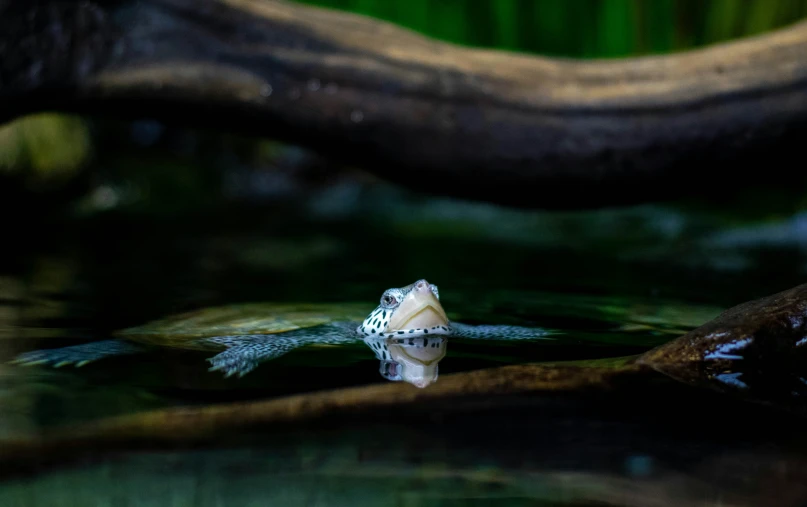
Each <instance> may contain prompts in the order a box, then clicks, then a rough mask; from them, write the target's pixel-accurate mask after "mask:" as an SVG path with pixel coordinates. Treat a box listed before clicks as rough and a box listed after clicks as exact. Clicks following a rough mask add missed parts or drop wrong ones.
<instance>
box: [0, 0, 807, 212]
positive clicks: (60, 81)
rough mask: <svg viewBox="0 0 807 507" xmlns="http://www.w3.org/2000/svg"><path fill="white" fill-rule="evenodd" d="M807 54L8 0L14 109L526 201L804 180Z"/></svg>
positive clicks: (277, 13) (208, 7) (769, 46)
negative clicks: (118, 123) (584, 46)
mask: <svg viewBox="0 0 807 507" xmlns="http://www.w3.org/2000/svg"><path fill="white" fill-rule="evenodd" d="M804 55H807V23H802V24H798V25H795V26H793V27H791V28H787V29H784V30H780V31H778V32H775V33H772V34H768V35H765V36H760V37H756V38H752V39H748V40H743V41H738V42H734V43H730V44H724V45H719V46H715V47H712V48H708V49H703V50H697V51H691V52H687V53H682V54H677V55H671V56H665V57H648V58H636V59H624V60H615V61H596V62H583V61H570V60H562V59H549V58H539V57H532V56H523V55H518V54H512V53H506V52H499V51H487V50H479V49H470V48H463V47H458V46H454V45H450V44H445V43H441V42H436V41H433V40H430V39H427V38H425V37H422V36H420V35H417V34H414V33H412V32H409V31H406V30H403V29H400V28H397V27H394V26H392V25H390V24H386V23H382V22H379V21H376V20H372V19H369V18H364V17H360V16H355V15H350V14H343V13H337V12H333V11H328V10H323V9H316V8H311V7H305V6H301V5H296V4H291V3H287V2H281V1H270V0H193V1H192V0H140V1H134V0H118V1H103V0H96V1H95V2H93V1H82V2H78V1H73V0H62V1H59V0H50V1H46V0H39V1H37V2H33V1H32V2H14V3H13V4H12V2H11V1H10V0H7V1H6V2H5V3H3V2H2V0H0V121H3V120H9V119H12V118H14V117H17V116H19V115H22V114H26V113H30V112H34V111H40V110H62V111H77V112H84V113H88V114H99V113H100V114H115V115H117V116H124V117H145V116H148V117H156V118H159V119H162V120H164V121H166V122H169V123H180V124H187V125H208V126H215V127H217V128H220V129H226V130H238V131H243V132H249V133H253V134H258V135H266V136H272V137H276V138H279V139H281V140H285V141H288V142H293V143H296V144H300V145H304V146H308V147H311V148H314V149H316V150H319V151H321V152H322V153H324V154H327V155H329V156H333V157H335V158H336V159H338V160H342V161H345V162H348V163H354V164H358V165H361V166H362V167H365V168H366V169H367V170H369V171H371V172H373V173H375V174H377V175H379V176H381V177H383V178H386V179H388V180H391V181H394V182H398V183H401V184H404V185H407V186H409V187H412V188H415V189H419V190H422V191H426V192H433V193H440V194H446V195H454V196H460V197H466V198H474V199H484V200H487V201H492V202H498V203H504V204H509V205H517V206H528V207H537V208H577V207H592V206H601V205H610V204H624V203H634V202H643V201H648V200H658V199H665V198H669V197H675V196H684V195H693V194H695V195H708V196H710V198H711V197H712V196H714V195H715V193H716V192H717V193H720V192H727V191H730V189H731V188H733V187H735V186H739V185H747V184H757V183H759V182H761V181H773V182H779V183H787V182H792V181H794V176H791V175H788V174H789V173H788V170H789V169H792V168H793V167H792V165H791V164H792V162H791V163H788V162H787V160H788V157H794V156H796V157H798V156H799V155H801V153H802V149H801V144H803V142H804V141H803V139H804V134H805V132H806V131H807V128H806V126H807V58H805V56H804ZM798 177H799V178H801V177H802V176H801V175H799V176H798ZM710 181H711V182H710ZM628 184H630V185H631V187H633V188H630V189H628V187H627V185H628Z"/></svg>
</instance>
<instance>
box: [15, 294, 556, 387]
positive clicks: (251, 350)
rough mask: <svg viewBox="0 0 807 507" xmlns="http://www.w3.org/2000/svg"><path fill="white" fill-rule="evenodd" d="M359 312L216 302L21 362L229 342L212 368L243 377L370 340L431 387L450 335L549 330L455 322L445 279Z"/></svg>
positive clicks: (406, 374) (411, 378) (409, 377)
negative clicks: (271, 363) (275, 363)
mask: <svg viewBox="0 0 807 507" xmlns="http://www.w3.org/2000/svg"><path fill="white" fill-rule="evenodd" d="M357 311H359V310H358V308H356V307H355V306H351V305H326V304H322V305H295V306H291V305H274V306H271V305H262V304H253V305H234V306H226V307H221V308H212V309H207V310H200V311H197V312H191V313H186V314H183V315H179V316H174V317H169V318H167V319H163V320H159V321H157V322H154V323H151V324H146V325H145V326H141V327H136V328H131V329H126V330H124V331H121V332H120V333H118V338H117V339H113V340H104V341H99V342H92V343H87V344H83V345H75V346H71V347H63V348H59V349H48V350H35V351H32V352H27V353H24V354H21V355H20V356H18V357H17V359H15V361H14V362H15V363H18V364H52V365H55V366H62V365H65V364H75V365H76V366H82V365H84V364H87V363H89V362H91V361H95V360H98V359H101V358H103V357H106V356H116V355H124V354H134V353H139V352H144V351H146V350H148V346H161V347H174V348H183V349H197V350H221V349H224V350H223V351H222V352H220V353H219V354H218V355H216V356H213V357H212V358H210V359H208V361H210V363H212V367H211V368H210V370H211V371H212V370H219V371H222V372H223V373H224V374H225V376H228V377H229V376H231V375H238V376H243V375H245V374H246V373H248V372H250V371H252V370H253V369H254V368H255V367H257V366H258V364H259V363H260V362H262V361H267V360H270V359H274V358H277V357H280V356H282V355H283V354H286V353H287V352H290V351H291V350H294V349H296V348H298V347H301V346H304V345H313V344H327V345H338V344H345V343H351V342H356V341H358V340H363V341H364V342H365V343H366V344H367V345H368V346H369V347H370V348H371V349H372V350H373V352H374V353H375V355H376V357H377V358H378V359H379V361H380V362H381V366H380V371H381V375H382V376H383V377H385V378H387V379H389V380H395V381H398V380H404V381H407V382H410V383H412V384H414V385H416V386H418V387H426V386H427V385H429V384H431V383H432V382H434V381H435V380H436V379H437V363H438V361H439V360H440V359H442V358H443V356H445V353H446V345H447V340H446V339H447V338H469V339H488V340H513V339H537V338H546V335H547V334H549V333H548V332H547V331H545V330H543V329H540V328H528V327H518V326H496V325H479V326H473V325H468V324H462V323H458V322H450V321H449V320H448V317H447V316H446V313H445V311H444V310H443V307H442V305H441V304H440V295H439V292H438V289H437V286H436V285H433V284H430V283H429V282H427V281H426V280H418V281H417V282H415V283H413V284H411V285H407V286H406V287H401V288H399V289H388V290H386V291H384V294H383V295H382V296H381V303H380V305H379V306H378V307H377V308H376V309H375V310H373V311H372V312H371V313H370V315H368V316H367V317H366V318H365V319H364V321H362V322H360V321H359V319H360V318H361V317H360V315H361V313H358V314H357V313H356V312H357ZM357 315H358V317H357ZM354 318H355V320H351V319H354Z"/></svg>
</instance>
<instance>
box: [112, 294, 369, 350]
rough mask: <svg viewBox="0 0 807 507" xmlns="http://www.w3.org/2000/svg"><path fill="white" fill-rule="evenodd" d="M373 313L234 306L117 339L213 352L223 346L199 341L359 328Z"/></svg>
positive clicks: (359, 308)
mask: <svg viewBox="0 0 807 507" xmlns="http://www.w3.org/2000/svg"><path fill="white" fill-rule="evenodd" d="M371 311H372V308H369V307H368V305H367V303H332V304H328V303H324V304H305V303H303V304H288V303H284V304H277V303H245V304H234V305H227V306H218V307H213V308H202V309H199V310H193V311H190V312H186V313H181V314H178V315H172V316H169V317H166V318H163V319H159V320H156V321H153V322H149V323H147V324H144V325H142V326H137V327H132V328H128V329H124V330H121V331H118V332H117V333H116V336H117V337H118V338H123V339H127V340H132V341H136V342H141V343H147V344H150V345H157V346H162V347H174V348H182V349H196V350H210V349H220V348H221V346H217V345H214V344H206V343H204V342H202V343H200V342H199V341H198V340H199V339H200V338H209V337H213V336H233V335H247V334H250V335H255V334H276V333H285V332H287V331H294V330H296V329H303V328H309V327H314V326H321V325H323V324H328V323H330V322H336V321H356V323H357V325H358V323H360V322H361V321H362V320H363V319H364V318H365V317H366V316H367V314H368V313H370V312H371Z"/></svg>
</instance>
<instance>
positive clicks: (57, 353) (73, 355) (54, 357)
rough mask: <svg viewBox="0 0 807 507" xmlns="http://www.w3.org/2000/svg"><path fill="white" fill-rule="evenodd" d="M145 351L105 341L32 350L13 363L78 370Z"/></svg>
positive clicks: (125, 342)
mask: <svg viewBox="0 0 807 507" xmlns="http://www.w3.org/2000/svg"><path fill="white" fill-rule="evenodd" d="M143 351H145V348H144V347H141V346H139V345H136V344H134V343H131V342H128V341H125V340H103V341H97V342H90V343H83V344H81V345H73V346H70V347H62V348H59V349H42V350H32V351H31V352H24V353H22V354H20V355H18V356H17V357H16V358H15V359H14V360H13V361H11V363H12V364H21V365H25V366H28V365H35V364H50V365H53V366H54V367H56V368H59V367H60V366H64V365H66V364H75V365H76V367H77V368H78V367H79V366H84V365H85V364H87V363H91V362H93V361H97V360H98V359H101V358H104V357H107V356H121V355H127V354H137V353H139V352H143Z"/></svg>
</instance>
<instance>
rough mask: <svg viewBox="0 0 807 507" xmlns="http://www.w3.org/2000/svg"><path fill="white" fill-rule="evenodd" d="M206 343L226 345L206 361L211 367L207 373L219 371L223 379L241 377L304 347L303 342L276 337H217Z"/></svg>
mask: <svg viewBox="0 0 807 507" xmlns="http://www.w3.org/2000/svg"><path fill="white" fill-rule="evenodd" d="M207 341H211V342H214V343H218V344H222V345H228V348H227V350H225V351H224V352H221V353H219V354H217V355H215V356H213V357H211V358H209V359H208V361H209V362H210V363H211V364H212V365H213V366H211V367H210V368H209V371H216V370H218V371H221V372H223V373H224V376H225V377H231V376H233V375H236V374H237V375H238V376H239V377H243V376H244V375H246V374H247V373H249V372H251V371H252V370H254V369H255V368H256V367H257V366H258V364H260V363H261V362H263V361H269V360H270V359H275V358H278V357H280V356H282V355H284V354H286V353H288V352H291V351H292V350H294V349H296V348H297V347H300V346H302V345H304V342H305V341H304V340H302V339H300V338H294V337H286V336H278V335H247V336H218V337H215V338H208V339H207Z"/></svg>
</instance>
